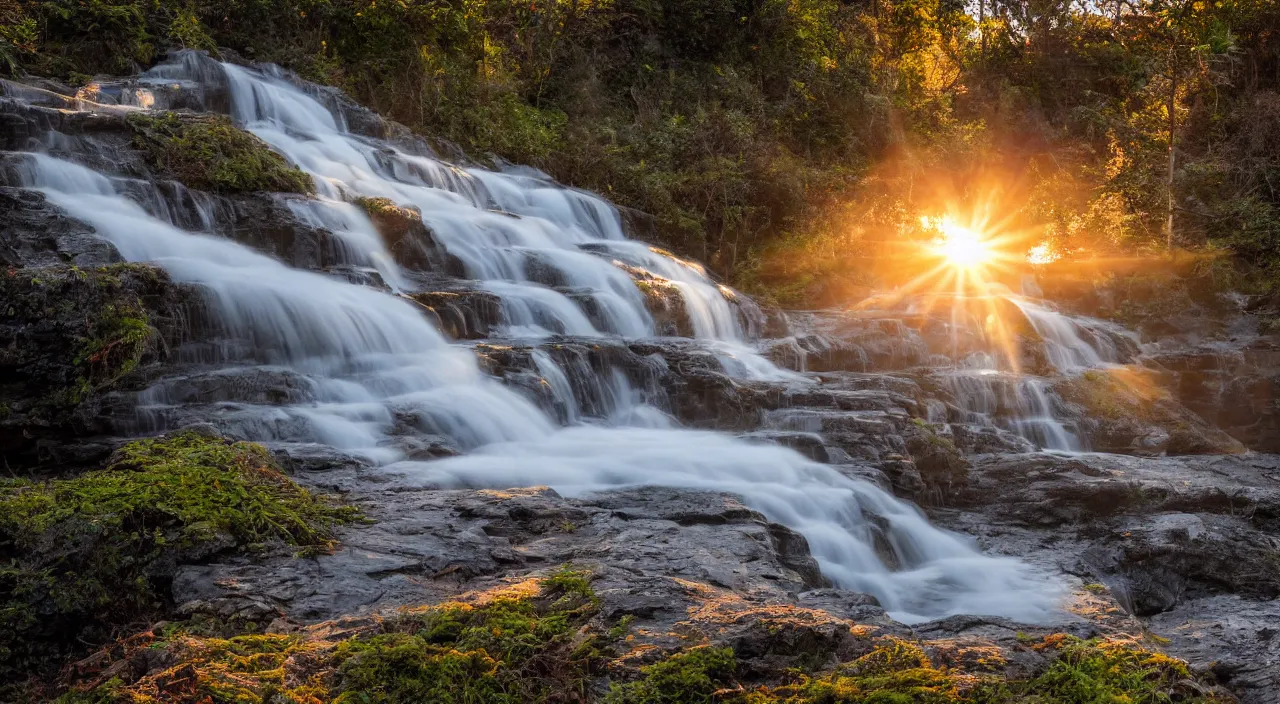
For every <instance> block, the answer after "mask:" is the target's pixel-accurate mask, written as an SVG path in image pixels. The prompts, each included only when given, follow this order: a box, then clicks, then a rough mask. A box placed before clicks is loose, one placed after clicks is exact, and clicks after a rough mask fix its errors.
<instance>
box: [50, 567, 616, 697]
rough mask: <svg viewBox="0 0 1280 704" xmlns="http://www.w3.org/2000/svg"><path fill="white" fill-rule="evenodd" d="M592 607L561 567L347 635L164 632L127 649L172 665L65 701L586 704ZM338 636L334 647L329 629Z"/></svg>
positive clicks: (596, 656)
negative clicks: (152, 652)
mask: <svg viewBox="0 0 1280 704" xmlns="http://www.w3.org/2000/svg"><path fill="white" fill-rule="evenodd" d="M596 611H597V601H596V597H595V594H594V593H593V592H592V591H591V588H590V585H589V583H588V582H587V576H586V575H585V574H580V573H576V572H572V571H570V570H567V569H562V570H560V571H558V572H556V573H555V574H553V575H551V576H550V577H547V578H545V579H531V580H528V581H526V582H524V583H521V584H517V585H515V586H514V587H511V588H508V589H499V590H496V591H494V592H491V593H489V594H485V595H483V596H482V599H481V602H480V603H477V604H462V603H446V604H441V605H438V606H433V607H429V608H426V609H421V610H417V611H408V612H405V613H403V614H400V615H397V616H394V617H391V618H387V619H385V620H382V621H380V622H378V623H377V624H376V625H373V626H366V627H364V628H362V629H360V630H359V631H358V632H356V633H355V634H351V632H350V631H349V630H346V629H337V630H336V631H335V630H334V629H320V630H319V631H318V632H317V633H307V632H304V633H301V634H295V635H279V634H259V635H246V636H236V637H231V638H218V637H208V636H206V635H203V634H202V632H201V631H200V629H191V628H188V627H186V626H178V627H169V628H167V629H165V631H164V632H163V633H156V632H154V631H153V632H152V634H150V637H149V638H147V639H144V640H142V641H139V643H140V645H135V647H146V648H149V649H154V648H162V649H164V650H165V651H167V653H168V654H169V655H170V656H172V658H173V659H172V662H173V665H172V667H168V668H167V669H164V670H162V671H158V672H152V673H149V674H147V675H146V676H145V677H142V678H141V679H140V680H139V681H136V682H130V683H119V682H117V683H113V684H110V685H109V686H105V687H98V688H95V689H91V690H89V691H87V692H76V693H69V694H68V695H67V696H66V698H65V699H64V700H63V701H65V702H67V704H73V703H74V704H79V703H81V702H98V701H132V702H139V703H141V702H154V701H171V700H182V701H213V702H237V703H240V702H243V703H245V704H248V703H250V702H252V703H261V702H296V703H298V704H303V703H306V704H315V703H317V702H346V703H355V702H358V703H360V704H381V703H386V704H392V703H403V704H420V703H423V702H431V703H432V704H464V703H465V704H533V703H537V702H563V701H589V700H590V697H589V695H588V693H587V690H586V684H587V681H588V679H589V678H590V677H592V676H594V675H597V674H599V670H600V667H601V665H602V663H603V658H602V657H601V654H600V652H599V651H598V650H597V649H596V647H595V643H596V638H595V637H594V636H593V635H592V634H591V633H590V632H589V630H588V629H587V628H586V626H587V624H588V622H589V621H590V619H591V618H592V617H593V616H595V614H596ZM335 632H336V633H342V634H343V635H342V636H341V637H339V638H337V639H332V634H333V633H335Z"/></svg>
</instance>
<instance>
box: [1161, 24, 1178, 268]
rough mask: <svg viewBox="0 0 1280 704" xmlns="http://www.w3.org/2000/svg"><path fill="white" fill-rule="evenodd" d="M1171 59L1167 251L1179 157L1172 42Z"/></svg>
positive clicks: (1175, 53)
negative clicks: (1175, 170) (1176, 150)
mask: <svg viewBox="0 0 1280 704" xmlns="http://www.w3.org/2000/svg"><path fill="white" fill-rule="evenodd" d="M1169 51H1170V57H1169V102H1168V105H1167V109H1168V111H1169V173H1168V175H1167V177H1166V181H1165V199H1166V202H1165V219H1164V246H1165V249H1168V250H1170V251H1172V250H1173V209H1174V205H1175V203H1174V196H1173V176H1174V169H1175V167H1176V165H1177V156H1176V152H1175V148H1176V146H1177V145H1176V142H1175V140H1176V139H1177V134H1178V114H1177V113H1176V112H1175V110H1176V109H1177V107H1178V43H1177V41H1176V40H1175V41H1174V42H1172V48H1171V49H1170V50H1169Z"/></svg>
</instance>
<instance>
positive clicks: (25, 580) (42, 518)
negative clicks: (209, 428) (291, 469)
mask: <svg viewBox="0 0 1280 704" xmlns="http://www.w3.org/2000/svg"><path fill="white" fill-rule="evenodd" d="M353 516H354V509H351V508H349V507H343V506H338V505H335V504H333V503H332V502H330V501H328V500H326V499H322V498H318V497H316V496H314V495H312V494H311V493H310V492H308V491H306V490H305V489H303V488H301V487H299V486H297V485H296V484H294V483H293V482H292V481H290V480H289V479H288V478H287V477H285V476H284V475H283V474H281V473H280V471H279V469H278V468H277V467H276V465H275V463H274V462H273V461H272V459H271V457H270V455H269V454H268V453H267V451H266V450H265V449H264V448H263V447H262V446H260V445H256V444H253V443H244V442H231V441H228V440H224V439H222V438H218V437H208V436H205V435H201V434H197V433H194V432H185V433H179V434H176V435H172V436H166V437H162V438H153V439H148V440H138V441H136V442H132V443H130V444H128V445H125V446H124V447H123V448H121V449H120V450H118V451H117V452H116V453H115V455H113V456H112V458H111V461H110V463H109V465H108V466H107V467H106V468H105V469H102V470H97V471H92V472H88V473H85V474H83V475H80V476H78V477H74V478H70V479H54V480H50V481H31V480H25V479H5V480H2V481H0V674H5V673H13V672H22V671H32V670H38V669H41V668H42V666H44V665H46V664H47V661H48V660H49V659H52V658H54V657H56V656H57V655H58V654H59V653H60V652H62V651H64V650H74V649H75V648H76V647H78V642H79V643H92V642H94V641H98V642H101V641H102V640H103V639H105V638H107V637H110V636H111V635H112V633H113V630H114V628H116V627H119V626H123V625H125V624H128V623H130V622H133V621H135V620H137V619H152V618H155V617H157V616H160V615H162V614H163V613H164V607H165V605H166V602H167V601H168V599H169V595H168V591H167V587H168V582H169V580H170V579H171V578H172V575H173V573H174V571H175V569H176V567H177V565H179V564H181V563H183V562H191V561H195V560H199V559H203V558H207V557H208V556H211V555H213V554H216V553H220V552H227V551H233V550H239V549H244V548H246V547H249V546H253V545H255V544H262V543H267V542H270V541H279V542H283V543H286V544H288V545H294V546H298V547H301V548H304V549H323V548H325V547H327V546H328V545H329V544H330V542H331V540H332V534H331V529H332V527H333V525H334V524H335V523H337V522H339V521H345V520H349V519H351V518H352V517H353ZM144 622H145V621H144ZM0 679H2V678H0Z"/></svg>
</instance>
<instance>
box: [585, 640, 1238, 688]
mask: <svg viewBox="0 0 1280 704" xmlns="http://www.w3.org/2000/svg"><path fill="white" fill-rule="evenodd" d="M1031 647H1033V648H1035V649H1037V650H1044V651H1045V652H1047V653H1053V652H1055V651H1056V655H1057V657H1056V658H1055V659H1054V660H1053V662H1052V664H1051V665H1050V666H1049V667H1048V668H1047V669H1046V670H1044V671H1043V672H1042V673H1041V674H1039V675H1037V676H1036V677H1034V678H1030V679H1026V680H1008V679H1005V678H1002V677H1000V676H998V675H991V674H978V675H975V674H970V673H966V672H963V671H960V670H952V669H948V668H939V667H935V666H934V665H933V664H932V663H931V662H930V660H929V658H928V656H927V655H926V654H925V652H924V650H923V649H922V648H921V647H920V646H918V645H916V644H914V643H910V642H907V641H904V640H900V639H897V638H884V639H881V640H880V641H878V642H877V643H876V645H875V647H874V648H873V649H872V650H870V651H869V652H868V653H866V654H865V655H862V656H861V657H859V658H857V659H855V660H852V661H850V662H847V663H843V664H841V665H839V666H837V667H836V668H834V669H832V670H830V671H828V672H826V673H822V674H816V675H815V674H806V673H803V672H796V673H793V678H794V681H793V682H791V683H787V684H781V685H761V686H756V687H754V688H749V687H744V686H742V685H741V684H740V683H738V682H735V681H734V680H733V674H734V671H735V669H736V668H735V658H734V654H733V651H732V650H730V649H727V648H722V649H717V648H706V647H703V648H693V649H690V650H686V651H683V652H681V653H677V654H676V655H673V656H670V657H668V658H667V659H665V660H663V661H661V662H658V663H656V664H654V665H650V666H648V667H645V668H643V669H642V675H643V677H642V678H641V679H640V680H637V681H636V682H632V683H628V684H624V685H618V686H615V687H614V688H613V690H612V691H611V692H610V694H609V696H608V698H607V699H606V701H607V702H609V704H693V703H695V702H696V703H703V702H713V701H714V702H718V703H722V704H1122V703H1123V704H1173V703H1175V702H1179V703H1185V704H1211V703H1213V702H1217V701H1223V700H1219V699H1215V698H1214V697H1213V696H1211V695H1205V694H1202V692H1204V691H1207V690H1206V689H1205V688H1204V687H1203V686H1202V685H1200V684H1198V683H1197V681H1196V678H1195V677H1194V676H1193V675H1192V674H1191V672H1190V671H1189V670H1188V669H1187V666H1186V664H1185V663H1183V662H1181V661H1179V660H1175V659H1173V658H1170V657H1167V656H1165V655H1161V654H1159V653H1154V652H1151V651H1148V650H1146V649H1144V648H1141V647H1137V646H1135V645H1133V644H1129V643H1114V642H1108V641H1101V640H1089V641H1084V640H1080V639H1078V638H1074V637H1071V636H1065V635H1059V636H1051V637H1049V638H1047V639H1044V640H1042V641H1039V642H1036V643H1035V644H1033V645H1032V646H1031Z"/></svg>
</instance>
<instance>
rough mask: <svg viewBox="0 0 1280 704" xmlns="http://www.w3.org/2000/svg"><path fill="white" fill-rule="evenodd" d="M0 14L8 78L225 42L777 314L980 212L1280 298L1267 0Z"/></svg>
mask: <svg viewBox="0 0 1280 704" xmlns="http://www.w3.org/2000/svg"><path fill="white" fill-rule="evenodd" d="M3 2H4V3H5V4H4V5H0V18H3V21H2V22H0V27H2V28H3V29H2V31H0V70H6V68H7V70H8V71H10V72H14V71H17V70H22V69H26V70H31V71H35V72H39V73H46V74H50V73H51V74H54V75H59V76H63V77H67V78H70V79H74V80H82V79H83V78H84V77H85V76H86V75H89V74H93V73H97V72H101V71H117V72H118V71H125V70H128V69H130V68H131V67H132V66H134V65H135V64H140V65H144V64H147V63H150V62H152V61H154V60H156V59H157V58H158V57H159V56H160V54H161V53H162V52H163V51H164V50H165V49H167V48H176V47H193V48H204V49H209V48H211V47H213V46H215V45H216V46H225V47H229V48H232V49H234V50H236V51H237V52H240V53H241V54H243V55H244V56H247V57H249V58H251V59H255V60H266V61H276V62H279V63H282V64H284V65H286V66H289V67H292V68H294V69H296V70H298V71H300V72H301V73H302V74H303V75H304V76H306V77H309V78H313V79H316V80H321V81H324V82H328V83H332V84H335V85H338V86H341V87H343V88H345V89H346V90H348V91H350V92H351V93H352V94H353V95H354V96H355V97H356V98H358V99H359V100H361V101H363V102H365V103H367V104H369V105H371V106H372V107H374V108H375V109H378V110H379V111H381V112H383V113H386V114H388V115H390V116H391V117H393V118H394V119H397V120H399V121H401V122H403V123H405V124H407V125H409V126H411V127H413V128H414V129H416V130H419V131H422V132H426V133H429V134H432V135H434V136H439V137H443V138H445V139H448V140H452V141H454V142H456V143H458V144H459V145H461V146H462V147H463V148H465V149H466V150H469V151H470V152H471V153H473V154H477V155H483V154H492V155H495V156H496V157H500V158H502V159H506V160H511V161H518V162H525V163H529V164H532V165H534V166H536V167H538V168H541V169H544V170H546V171H547V172H549V173H550V174H552V175H553V176H555V177H557V178H559V179H561V180H563V181H566V182H568V183H572V184H574V185H576V186H580V187H584V188H589V189H593V190H597V191H599V192H601V193H603V194H604V195H606V196H607V197H609V198H611V199H613V200H614V201H616V202H618V203H620V204H621V205H623V206H627V207H631V208H637V209H640V210H643V211H646V212H648V213H651V214H652V215H653V216H654V218H655V223H656V225H657V229H656V232H655V233H654V234H656V235H657V236H659V237H660V238H662V239H663V240H665V241H666V242H667V243H668V244H669V245H670V246H672V247H673V248H675V249H677V250H678V251H680V252H682V253H684V254H687V255H691V256H695V257H698V258H700V259H702V260H704V261H706V262H707V263H708V264H709V265H710V266H711V268H712V269H713V270H715V271H718V272H719V273H721V274H724V275H728V276H731V277H732V278H733V280H734V282H735V283H738V284H739V285H742V286H744V287H746V288H748V289H749V290H751V291H753V292H756V293H759V294H763V295H765V296H766V297H769V298H772V299H774V300H776V301H779V302H783V303H787V304H790V305H814V304H827V303H836V302H844V301H848V300H850V299H854V298H857V297H860V296H862V295H864V294H865V293H866V291H867V289H868V287H870V286H874V285H877V284H882V283H883V282H885V281H890V282H893V281H898V280H901V278H902V277H903V276H906V275H907V273H906V272H903V271H901V270H900V267H898V266H897V265H898V264H899V263H900V262H901V261H902V260H903V259H904V257H902V256H901V255H902V251H903V247H904V246H908V245H910V243H911V242H912V241H913V240H914V239H915V238H917V237H918V236H919V234H920V233H919V232H918V228H916V227H915V226H914V225H913V223H915V222H917V221H918V219H919V216H920V215H922V214H924V215H931V214H936V213H937V212H938V211H939V210H947V209H959V210H962V211H973V210H978V211H983V212H985V211H986V210H987V209H988V206H989V209H990V211H991V212H990V213H989V215H990V216H991V219H992V221H993V222H998V223H999V224H1000V227H1001V228H1004V229H1008V230H1010V231H1012V232H1014V233H1017V234H1018V236H1019V238H1020V239H1019V242H1020V243H1022V242H1023V241H1024V240H1025V243H1026V244H1028V245H1029V244H1032V243H1036V242H1047V243H1050V244H1052V246H1053V247H1054V249H1055V251H1058V252H1060V253H1063V254H1066V255H1068V256H1077V257H1082V256H1091V255H1095V254H1097V255H1110V254H1116V253H1124V254H1131V253H1140V254H1141V253H1147V252H1150V251H1151V250H1153V249H1157V248H1161V247H1164V246H1165V245H1166V244H1173V245H1175V246H1182V247H1187V248H1192V249H1197V248H1202V247H1206V246H1211V247H1216V248H1219V249H1222V250H1225V251H1228V252H1230V253H1232V254H1233V256H1235V257H1237V259H1238V260H1239V261H1241V262H1244V263H1246V264H1247V265H1248V266H1249V267H1251V268H1258V269H1260V270H1261V271H1263V272H1264V273H1265V276H1263V277H1261V281H1262V288H1263V290H1264V291H1267V292H1270V291H1272V290H1277V289H1276V286H1275V284H1274V282H1275V281H1277V280H1280V279H1277V276H1278V275H1280V245H1278V244H1277V242H1280V192H1277V191H1276V187H1275V186H1274V185H1273V184H1276V183H1280V179H1278V178H1277V175H1280V122H1278V121H1277V120H1278V118H1277V117H1276V115H1280V110H1277V107H1278V105H1280V104H1278V103H1277V100H1278V99H1277V97H1276V96H1277V95H1280V79H1278V78H1276V77H1277V76H1278V75H1280V72H1277V71H1276V66H1277V63H1276V62H1277V59H1276V57H1277V56H1280V51H1277V44H1276V42H1277V41H1278V40H1277V39H1276V37H1278V36H1280V32H1278V31H1276V28H1277V27H1278V26H1280V7H1277V6H1276V4H1275V3H1274V2H1270V1H1269V0H1221V1H1220V2H1215V3H1198V2H1191V1H1190V0H1142V1H1141V2H1137V3H1115V2H1102V3H1094V4H1080V3H1039V4H1036V3H1030V4H1028V3H1022V2H1014V1H1013V0H981V1H980V2H979V3H977V8H976V9H977V10H978V12H977V13H976V16H975V13H974V12H973V10H974V9H975V8H973V7H968V8H966V6H965V5H964V4H962V3H956V2H951V1H950V0H879V1H878V2H873V3H844V2H839V1H838V0H794V1H790V2H783V1H782V0H759V1H753V2H747V1H746V0H670V1H664V2H660V3H652V2H648V1H647V0H646V1H641V0H585V1H583V2H572V3H570V2H561V1H559V0H556V1H554V2H546V3H537V2H531V3H516V2H511V1H510V0H499V1H496V2H495V1H488V0H486V1H484V2H481V1H479V0H456V1H446V0H404V1H396V2H374V1H372V0H254V1H253V2H249V1H248V0H233V1H232V2H230V3H224V2H217V3H214V2H211V0H91V1H90V2H80V0H3ZM966 10H968V11H966ZM1171 147H1172V151H1173V157H1174V158H1173V166H1174V169H1173V175H1172V179H1170V176H1169V168H1168V166H1169V155H1170V148H1171ZM244 177H245V176H244V174H242V173H240V172H235V173H234V174H233V175H232V177H231V178H230V181H231V182H232V183H233V184H238V183H239V182H240V179H241V178H244ZM235 187H240V186H238V185H237V186H235ZM275 187H281V186H275ZM1170 206H1172V222H1173V229H1172V231H1171V232H1166V229H1167V227H1168V222H1169V214H1170ZM984 217H985V216H984ZM1019 246H1021V245H1020V244H1019Z"/></svg>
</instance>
